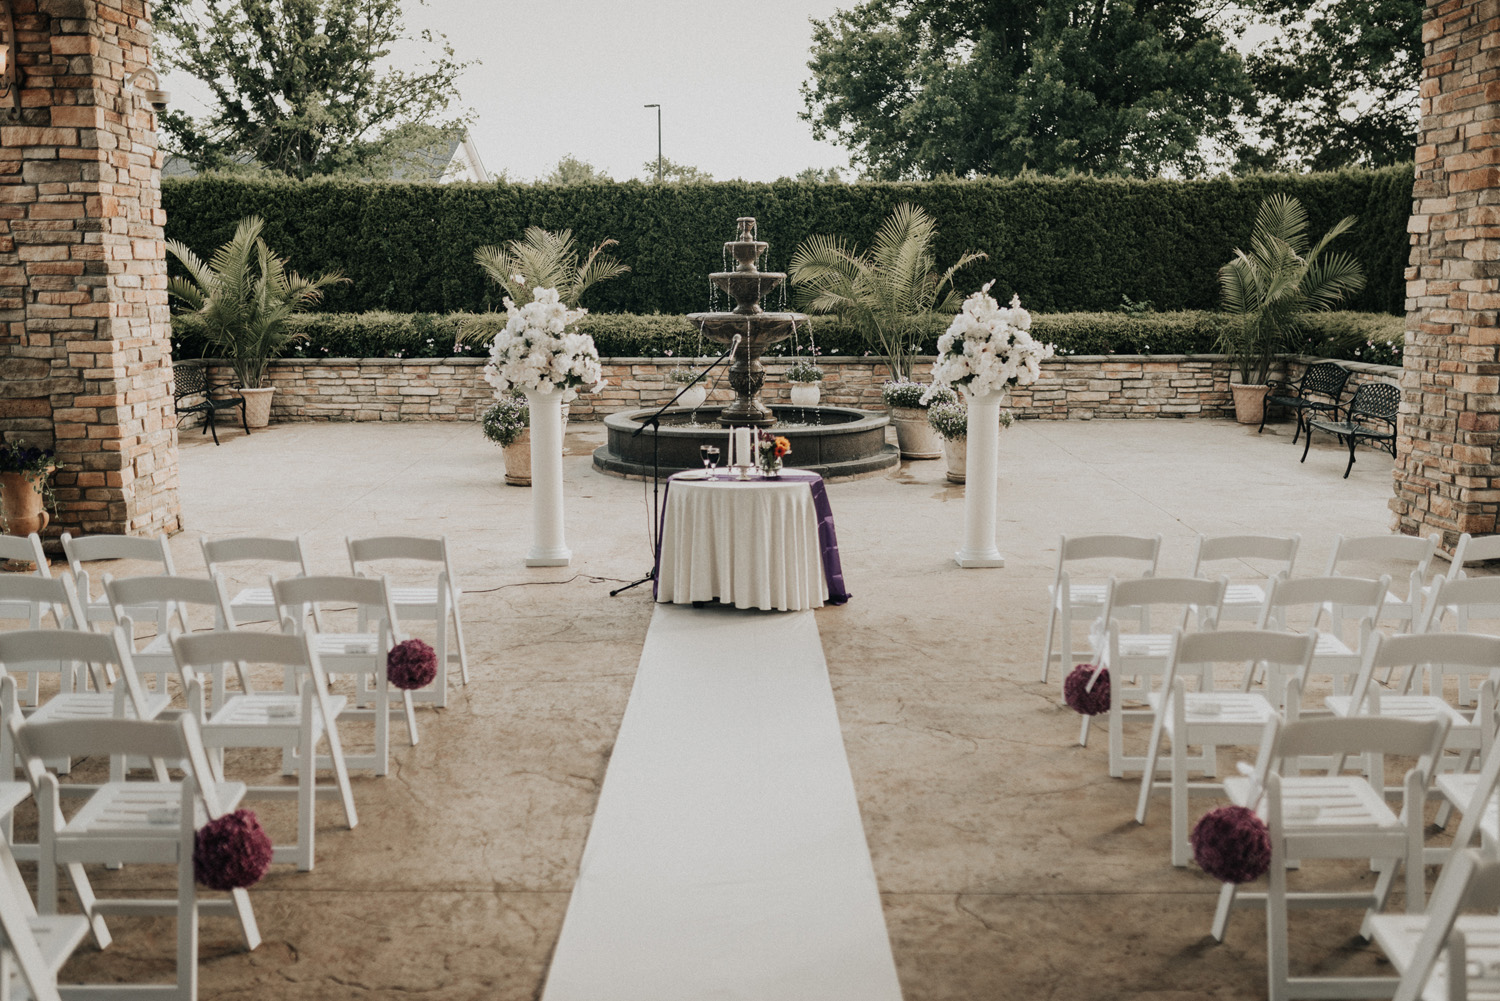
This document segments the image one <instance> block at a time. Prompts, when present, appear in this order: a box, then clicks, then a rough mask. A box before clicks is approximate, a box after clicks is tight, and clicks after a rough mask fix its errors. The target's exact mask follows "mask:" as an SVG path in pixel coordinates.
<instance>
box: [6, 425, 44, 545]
mask: <svg viewBox="0 0 1500 1001" xmlns="http://www.w3.org/2000/svg"><path fill="white" fill-rule="evenodd" d="M56 466H57V454H56V453H55V452H53V451H52V449H50V448H40V447H38V446H36V445H25V444H22V443H21V442H0V520H3V523H4V528H5V531H7V532H9V533H10V534H12V535H29V534H30V533H32V532H40V531H41V530H42V529H44V528H46V527H47V522H48V520H49V518H48V515H47V510H46V509H47V508H53V509H56V506H57V501H56V498H55V497H53V495H52V483H51V481H50V480H49V479H48V477H49V476H50V474H51V473H52V470H53V469H54V468H55V467H56Z"/></svg>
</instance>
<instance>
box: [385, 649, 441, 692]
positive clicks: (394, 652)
mask: <svg viewBox="0 0 1500 1001" xmlns="http://www.w3.org/2000/svg"><path fill="white" fill-rule="evenodd" d="M436 677H437V654H436V653H434V652H433V649H432V647H430V646H428V645H427V644H426V643H424V642H423V641H421V640H403V641H402V642H400V643H397V644H396V645H395V646H393V647H391V652H390V653H389V654H388V655H387V656H386V658H385V680H387V681H389V682H390V683H391V684H393V685H395V686H396V687H397V688H401V689H405V690H406V691H411V690H412V689H416V688H422V687H424V686H426V685H430V684H432V679H434V678H436Z"/></svg>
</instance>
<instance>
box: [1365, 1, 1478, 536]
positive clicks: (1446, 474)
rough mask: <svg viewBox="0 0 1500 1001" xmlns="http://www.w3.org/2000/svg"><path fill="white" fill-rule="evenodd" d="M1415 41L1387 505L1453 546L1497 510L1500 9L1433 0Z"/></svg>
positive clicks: (1410, 530) (1404, 522)
mask: <svg viewBox="0 0 1500 1001" xmlns="http://www.w3.org/2000/svg"><path fill="white" fill-rule="evenodd" d="M1422 38H1423V42H1424V46H1425V50H1426V55H1425V58H1424V59H1423V70H1422V90H1421V101H1422V126H1421V134H1420V137H1419V139H1418V145H1417V161H1416V186H1415V189H1414V191H1413V200H1414V204H1413V208H1412V217H1411V222H1410V224H1409V226H1408V227H1407V228H1408V229H1409V230H1410V232H1411V245H1412V249H1411V266H1410V267H1408V268H1407V270H1406V295H1407V299H1406V312H1407V324H1406V356H1405V372H1404V373H1403V375H1402V380H1401V385H1402V391H1403V392H1402V402H1401V422H1400V428H1399V431H1398V434H1397V440H1396V447H1397V457H1398V459H1397V465H1396V472H1395V497H1394V498H1393V499H1392V501H1391V509H1392V511H1394V512H1395V527H1396V529H1397V531H1400V532H1403V533H1405V534H1408V535H1426V534H1428V533H1430V532H1434V531H1437V532H1441V533H1442V535H1443V540H1444V544H1445V545H1446V546H1449V547H1451V546H1452V545H1453V543H1454V542H1455V541H1456V540H1457V538H1458V535H1459V533H1461V532H1471V533H1474V534H1476V535H1477V534H1482V533H1483V534H1488V533H1493V532H1494V531H1495V530H1496V524H1495V517H1496V512H1497V511H1500V463H1497V453H1496V446H1497V444H1500V326H1497V324H1496V317H1495V310H1496V308H1497V307H1500V145H1497V143H1500V2H1496V0H1483V2H1473V0H1468V2H1465V0H1429V2H1428V4H1427V19H1426V23H1425V24H1424V26H1423V29H1422Z"/></svg>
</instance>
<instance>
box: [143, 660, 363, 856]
mask: <svg viewBox="0 0 1500 1001" xmlns="http://www.w3.org/2000/svg"><path fill="white" fill-rule="evenodd" d="M172 649H173V650H174V651H176V654H177V663H178V665H179V666H180V667H181V669H182V672H183V677H184V679H185V680H186V682H187V684H188V686H189V688H190V689H192V685H193V682H194V681H195V680H198V672H199V671H201V670H204V669H208V670H217V671H219V672H220V673H221V674H222V671H223V665H225V664H226V663H231V662H232V663H234V664H236V665H238V666H239V668H240V670H239V674H240V677H241V678H244V679H247V680H246V681H245V690H244V691H243V692H239V693H235V694H231V695H230V696H229V697H228V698H226V699H225V700H224V701H223V704H222V705H221V706H220V707H218V708H216V709H215V710H214V711H213V713H212V715H210V714H208V713H207V712H206V711H205V709H204V707H202V706H193V707H191V709H192V711H193V714H194V715H195V716H197V717H198V719H199V721H200V724H201V725H200V730H201V731H202V734H203V744H204V746H205V747H207V748H210V749H212V750H214V751H215V752H216V753H217V754H218V755H219V756H220V757H221V759H222V755H223V752H224V750H225V749H227V748H253V747H266V748H277V749H279V750H281V752H282V761H283V772H285V773H295V774H296V776H297V784H296V786H295V787H293V786H284V785H275V786H250V787H249V788H248V789H247V791H246V793H245V798H246V799H277V800H284V799H295V800H296V802H297V840H296V843H295V844H293V845H275V846H273V849H272V852H273V854H272V859H271V860H272V861H273V862H294V863H296V865H297V868H298V869H300V870H303V871H307V870H310V869H311V868H312V867H313V838H314V834H315V831H316V823H315V821H316V814H315V806H316V801H317V800H318V799H334V798H336V799H338V800H339V801H340V802H341V803H342V805H343V809H344V819H345V820H346V821H347V822H348V825H349V828H350V829H351V830H352V829H353V828H354V827H355V826H356V825H357V824H358V823H359V815H358V813H357V812H356V811H355V809H354V791H353V789H352V788H351V787H350V784H349V767H348V765H347V764H346V763H345V761H344V746H343V743H342V741H341V740H340V739H339V730H338V717H339V714H340V713H341V712H343V711H344V707H345V705H346V704H347V702H348V700H347V699H345V698H344V697H343V696H339V695H329V694H328V679H327V678H326V677H325V676H324V674H323V666H322V664H321V663H320V662H319V660H318V655H317V652H316V651H315V650H313V648H312V643H311V637H310V636H309V635H308V634H305V633H304V634H302V635H280V634H274V633H250V632H244V631H227V632H213V633H196V634H194V635H191V636H177V637H174V638H173V640H172ZM245 664H267V665H275V666H276V667H277V668H279V669H280V671H279V672H278V673H280V674H281V675H282V676H283V677H285V675H286V674H287V669H291V673H292V675H293V678H294V681H295V684H294V685H293V687H291V688H290V690H288V689H280V690H256V689H255V688H254V687H252V686H251V683H250V682H249V680H248V678H249V673H248V672H246V671H245V670H244V669H243V665H245ZM196 690H198V691H201V685H200V687H199V688H198V689H196ZM325 739H326V741H327V743H328V755H327V757H326V758H320V757H319V756H318V753H317V749H318V744H319V743H321V742H323V741H324V740H325ZM325 761H326V762H327V765H326V767H329V768H331V770H332V771H333V776H334V782H333V784H332V785H326V784H325V785H319V784H318V782H317V770H318V768H319V767H320V766H321V765H323V763H324V762H325ZM221 768H222V766H221Z"/></svg>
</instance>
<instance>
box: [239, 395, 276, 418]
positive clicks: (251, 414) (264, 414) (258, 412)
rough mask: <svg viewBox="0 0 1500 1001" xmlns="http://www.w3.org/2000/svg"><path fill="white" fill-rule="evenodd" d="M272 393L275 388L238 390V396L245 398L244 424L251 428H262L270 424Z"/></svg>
mask: <svg viewBox="0 0 1500 1001" xmlns="http://www.w3.org/2000/svg"><path fill="white" fill-rule="evenodd" d="M274 392H276V387H275V386H266V387H262V388H260V389H242V390H240V395H241V396H243V397H244V398H245V423H246V424H247V425H249V426H250V427H251V428H263V427H265V426H266V425H268V424H270V423H271V394H272V393H274Z"/></svg>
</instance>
